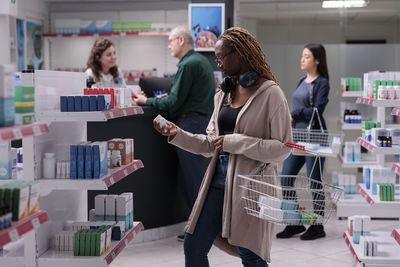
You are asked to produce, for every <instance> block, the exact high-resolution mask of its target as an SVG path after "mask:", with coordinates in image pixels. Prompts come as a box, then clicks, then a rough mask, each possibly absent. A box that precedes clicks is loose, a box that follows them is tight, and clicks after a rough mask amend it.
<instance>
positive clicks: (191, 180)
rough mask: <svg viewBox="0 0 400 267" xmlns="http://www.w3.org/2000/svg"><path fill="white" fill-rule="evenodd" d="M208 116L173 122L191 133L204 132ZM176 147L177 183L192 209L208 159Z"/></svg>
mask: <svg viewBox="0 0 400 267" xmlns="http://www.w3.org/2000/svg"><path fill="white" fill-rule="evenodd" d="M209 121H210V117H208V116H201V115H196V116H187V117H184V118H181V119H178V120H177V121H175V124H176V125H177V126H178V127H179V128H181V129H182V130H185V131H187V132H190V133H193V134H206V128H207V125H208V122H209ZM175 148H176V154H177V156H178V163H179V165H178V184H179V185H180V187H181V189H182V192H183V196H184V198H185V201H186V203H187V205H188V207H189V209H190V210H192V208H193V205H194V202H195V201H196V198H197V194H198V192H199V188H200V184H201V181H202V180H203V176H204V173H205V171H206V169H207V165H208V163H209V162H210V160H209V159H207V158H205V157H203V156H201V155H196V154H193V153H190V152H188V151H186V150H183V149H180V148H178V147H175Z"/></svg>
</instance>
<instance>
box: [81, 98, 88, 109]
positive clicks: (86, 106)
mask: <svg viewBox="0 0 400 267" xmlns="http://www.w3.org/2000/svg"><path fill="white" fill-rule="evenodd" d="M82 111H89V96H87V95H84V96H82Z"/></svg>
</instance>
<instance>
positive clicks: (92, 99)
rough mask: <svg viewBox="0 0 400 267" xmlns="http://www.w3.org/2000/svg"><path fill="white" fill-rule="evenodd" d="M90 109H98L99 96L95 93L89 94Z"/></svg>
mask: <svg viewBox="0 0 400 267" xmlns="http://www.w3.org/2000/svg"><path fill="white" fill-rule="evenodd" d="M89 110H90V111H97V96H95V95H91V96H89Z"/></svg>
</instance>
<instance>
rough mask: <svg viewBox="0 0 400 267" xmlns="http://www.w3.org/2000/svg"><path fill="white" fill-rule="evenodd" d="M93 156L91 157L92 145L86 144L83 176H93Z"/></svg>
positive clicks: (88, 177) (87, 177) (89, 177)
mask: <svg viewBox="0 0 400 267" xmlns="http://www.w3.org/2000/svg"><path fill="white" fill-rule="evenodd" d="M92 163H93V158H92V145H86V151H85V178H86V179H91V178H93V164H92Z"/></svg>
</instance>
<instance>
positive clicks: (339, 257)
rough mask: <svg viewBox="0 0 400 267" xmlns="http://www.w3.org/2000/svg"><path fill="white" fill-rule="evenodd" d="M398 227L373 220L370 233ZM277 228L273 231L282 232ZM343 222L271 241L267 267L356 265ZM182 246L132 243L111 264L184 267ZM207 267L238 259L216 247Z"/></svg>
mask: <svg viewBox="0 0 400 267" xmlns="http://www.w3.org/2000/svg"><path fill="white" fill-rule="evenodd" d="M398 226H399V221H396V220H373V221H372V225H371V227H372V230H375V231H377V230H378V231H392V230H393V228H395V227H398ZM282 229H283V227H282V226H277V227H276V228H275V231H276V232H278V231H280V230H282ZM345 229H346V220H337V219H331V220H330V221H329V222H328V223H327V225H326V226H325V230H326V233H327V236H326V237H325V238H322V239H319V240H314V241H301V240H300V239H299V238H291V239H287V240H281V239H276V238H274V240H273V243H272V253H271V258H272V262H271V264H270V267H284V266H285V267H305V266H307V267H350V266H355V261H354V260H353V258H352V256H351V254H350V252H349V249H348V248H347V246H346V244H345V241H344V240H343V238H342V234H343V232H344V230H345ZM182 245H183V243H182V242H178V241H177V240H176V237H169V238H165V239H162V240H157V241H151V242H146V243H137V244H132V245H130V246H129V247H128V248H126V249H125V250H124V251H123V252H122V253H121V254H120V255H119V256H118V257H117V258H116V259H115V260H114V261H113V263H112V264H111V265H110V266H111V267H183V266H184V255H183V246H182ZM209 261H210V266H218V267H241V266H242V264H241V263H240V259H239V258H236V257H232V256H229V255H228V254H226V253H224V252H223V251H221V250H219V249H218V248H216V247H213V248H212V249H211V252H210V254H209Z"/></svg>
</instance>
